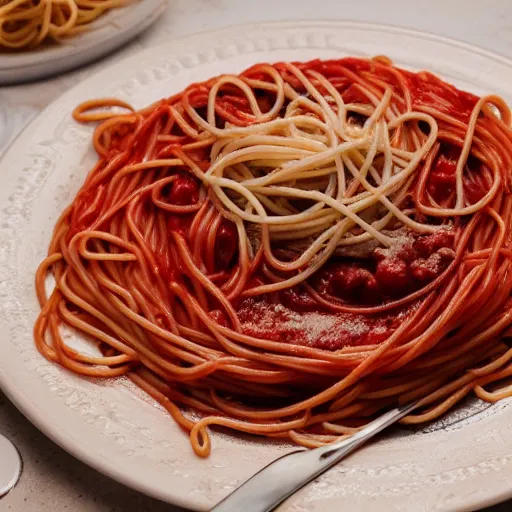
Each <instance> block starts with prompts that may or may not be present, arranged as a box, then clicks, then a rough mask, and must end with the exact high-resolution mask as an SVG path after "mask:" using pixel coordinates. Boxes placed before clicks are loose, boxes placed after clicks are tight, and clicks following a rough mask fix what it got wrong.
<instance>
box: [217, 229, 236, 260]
mask: <svg viewBox="0 0 512 512" xmlns="http://www.w3.org/2000/svg"><path fill="white" fill-rule="evenodd" d="M237 251H238V232H237V230H236V225H235V224H234V223H233V222H231V221H228V220H223V221H222V223H221V225H220V226H219V230H218V231H217V237H216V239H215V264H216V268H217V270H225V269H228V268H229V267H230V265H231V263H232V261H233V258H234V256H235V254H236V252H237Z"/></svg>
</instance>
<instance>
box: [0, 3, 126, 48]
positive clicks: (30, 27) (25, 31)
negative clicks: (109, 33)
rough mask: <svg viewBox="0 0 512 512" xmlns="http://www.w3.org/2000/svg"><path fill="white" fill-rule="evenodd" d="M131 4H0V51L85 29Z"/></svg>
mask: <svg viewBox="0 0 512 512" xmlns="http://www.w3.org/2000/svg"><path fill="white" fill-rule="evenodd" d="M129 1H130V0H0V48H2V47H3V48H9V49H11V50H23V49H26V48H34V47H36V46H39V45H40V44H41V43H43V42H44V41H46V40H50V39H51V40H54V41H60V40H62V39H63V38H66V37H71V36H74V35H75V34H77V33H79V32H82V31H83V30H86V29H87V28H88V25H89V24H90V23H92V22H93V21H95V20H96V19H97V18H98V17H100V16H101V15H102V14H103V13H105V12H106V11H109V10H110V9H114V8H117V7H122V6H124V5H126V4H127V3H128V2H129Z"/></svg>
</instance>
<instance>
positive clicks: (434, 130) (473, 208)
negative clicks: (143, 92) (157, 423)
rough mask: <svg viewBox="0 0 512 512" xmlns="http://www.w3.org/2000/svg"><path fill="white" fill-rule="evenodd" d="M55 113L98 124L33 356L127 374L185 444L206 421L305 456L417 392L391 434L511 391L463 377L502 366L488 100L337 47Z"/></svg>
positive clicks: (496, 109) (503, 327)
mask: <svg viewBox="0 0 512 512" xmlns="http://www.w3.org/2000/svg"><path fill="white" fill-rule="evenodd" d="M105 107H111V108H107V109H105ZM114 107H116V108H121V109H125V110H126V112H125V113H115V112H114V111H113V110H112V108H114ZM74 117H75V119H76V120H77V121H80V122H95V121H101V124H100V125H99V126H98V127H97V129H96V131H95V133H94V138H93V142H94V147H95V149H96V151H97V153H98V155H99V160H98V162H97V164H96V165H95V167H94V168H93V169H92V171H91V172H90V173H89V175H88V176H87V179H86V180H85V183H84V185H83V186H82V188H81V189H80V191H79V192H78V194H77V196H76V198H75V199H74V201H73V203H72V204H71V205H70V206H69V207H68V208H67V209H66V210H65V211H64V212H63V214H62V215H61V217H60V219H59V220H58V222H57V225H56V227H55V231H54V234H53V238H52V241H51V244H50V249H49V253H48V257H47V258H46V259H45V260H44V261H43V262H42V264H41V266H40V267H39V270H38V272H37V276H36V287H37V294H38V298H39V301H40V304H41V313H40V315H39V318H38V320H37V322H36V325H35V330H34V333H35V340H36V343H37V346H38V348H39V350H40V351H41V353H42V354H43V355H44V356H45V357H47V358H48V359H50V360H52V361H55V362H57V363H59V364H61V365H62V366H64V367H65V368H68V369H69V370H71V371H74V372H76V373H79V374H82V375H86V376H92V377H115V376H120V375H127V376H128V377H129V378H131V379H132V380H133V381H134V382H135V383H136V384H137V385H139V386H140V387H141V388H142V389H143V390H144V391H146V392H147V393H148V394H149V395H151V396H152V397H153V398H154V399H156V400H157V401H158V402H159V403H160V404H161V405H162V406H163V407H164V408H165V409H166V410H167V411H168V412H169V414H170V415H171V416H172V417H173V418H174V420H175V421H176V422H177V423H178V424H179V425H180V426H181V427H182V428H183V429H184V430H186V431H187V432H189V433H190V438H191V442H192V446H193V448H194V450H195V452H196V453H197V454H198V455H201V456H207V455H208V454H209V452H210V438H209V433H208V427H211V426H220V427H227V428H229V429H233V430H236V431H242V432H247V433H251V434H257V435H264V436H272V437H279V438H285V439H288V440H292V441H293V442H295V443H297V444H300V445H303V446H308V447H314V446H319V445H322V444H326V443H330V442H333V441H335V440H337V439H339V438H340V437H343V436H349V435H351V434H352V433H353V432H354V431H356V430H357V429H358V428H360V427H361V426H362V425H364V424H365V423H366V422H367V421H369V420H370V419H371V418H372V416H374V415H375V414H377V413H379V412H380V411H382V410H384V409H386V408H388V407H391V406H393V405H394V404H396V403H397V402H407V401H409V400H413V399H421V400H422V406H423V408H422V409H421V410H420V412H419V413H418V414H415V415H411V416H408V417H407V418H405V419H404V420H403V421H404V422H405V423H409V424H414V423H421V422H427V421H430V420H433V419H435V418H436V417H438V416H440V415H442V414H443V413H444V412H446V411H447V410H448V409H449V408H451V407H452V406H453V405H454V404H455V403H456V402H458V401H459V400H461V399H462V398H463V397H464V396H466V395H467V394H468V393H470V392H471V391H474V392H475V393H476V395H477V396H479V397H480V398H482V399H484V400H487V401H495V400H498V399H500V398H503V397H504V396H509V395H512V387H504V388H503V389H502V390H501V391H499V392H494V391H492V390H489V389H488V388H486V386H487V385H489V384H491V383H494V382H497V381H500V380H502V379H505V378H506V377H508V376H510V375H511V374H512V365H511V362H510V361H511V358H512V350H510V349H509V348H508V347H507V345H506V344H505V343H504V341H503V340H504V339H505V338H506V336H507V329H508V328H509V326H510V325H511V323H512V320H511V302H510V292H511V289H512V273H511V270H512V249H511V238H510V237H511V235H510V223H511V215H512V196H511V191H510V185H511V176H512V174H511V170H512V167H511V164H512V162H511V157H512V131H511V129H510V122H511V115H510V111H509V109H508V107H507V105H506V104H505V103H504V101H503V100H502V99H500V98H498V97H496V96H487V97H484V98H477V97H475V96H473V95H471V94H468V93H465V92H462V91H459V90H457V89H456V88H455V87H453V86H451V85H449V84H447V83H445V82H443V81H442V80H440V79H439V78H437V77H436V76H434V75H432V74H429V73H427V72H420V73H412V72H408V71H405V70H402V69H399V68H396V67H394V66H393V65H392V63H391V62H390V61H389V60H388V59H387V58H385V57H377V58H374V59H368V60H367V59H355V58H346V59H341V60H330V61H320V60H315V61H311V62H307V63H293V64H292V63H278V64H275V65H269V64H259V65H256V66H253V67H252V68H250V69H248V70H246V71H244V72H243V73H241V74H240V75H238V76H232V75H224V76H221V77H218V78H214V79H211V80H208V81H206V82H204V83H198V84H193V85H191V86H190V87H188V88H187V89H186V90H185V91H183V92H181V93H179V94H176V95H175V96H172V97H170V98H168V99H165V100H162V101H159V102H157V103H155V104H153V105H151V106H149V107H147V108H145V109H143V110H140V111H136V110H134V109H133V108H132V107H131V106H130V105H128V104H126V103H124V102H122V101H120V100H114V99H105V100H98V101H96V100H95V101H90V102H87V103H84V104H82V105H80V106H79V107H78V108H77V109H76V110H75V112H74ZM48 274H51V275H52V276H53V277H54V279H55V282H56V286H55V288H54V289H53V291H52V292H51V294H50V295H49V296H47V294H46V292H45V285H46V281H47V276H48ZM62 325H67V326H68V327H71V328H72V329H74V330H76V331H78V332H79V333H81V334H82V335H85V336H87V337H89V338H90V339H91V340H94V342H95V345H96V346H97V347H98V348H99V351H98V352H97V353H92V352H83V351H78V350H77V349H76V348H73V347H72V346H71V345H70V344H68V343H67V342H66V339H65V338H64V337H63V335H62V333H61V329H60V327H61V326H62ZM190 411H195V412H196V413H199V414H200V418H199V419H197V416H193V415H192V416H191V415H190V414H189V413H190Z"/></svg>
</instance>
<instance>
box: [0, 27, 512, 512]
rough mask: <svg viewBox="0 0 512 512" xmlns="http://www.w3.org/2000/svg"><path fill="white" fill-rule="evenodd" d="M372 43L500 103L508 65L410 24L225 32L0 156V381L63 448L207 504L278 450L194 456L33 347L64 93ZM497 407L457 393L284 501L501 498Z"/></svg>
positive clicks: (60, 168) (65, 156)
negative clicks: (439, 415)
mask: <svg viewBox="0 0 512 512" xmlns="http://www.w3.org/2000/svg"><path fill="white" fill-rule="evenodd" d="M374 54H387V55H389V56H390V57H392V58H393V59H394V60H395V62H396V63H397V64H399V65H402V66H406V67H410V68H418V69H419V68H428V69H430V70H432V71H434V72H436V73H438V74H440V75H442V76H443V77H444V78H446V79H447V80H449V81H450V82H453V83H455V84H457V85H458V86H459V87H462V88H464V89H469V90H472V91H474V92H476V93H480V94H482V93H484V92H490V91H493V92H496V93H498V94H500V95H502V96H504V97H505V98H506V99H507V100H508V101H510V100H511V99H512V71H511V70H512V63H510V62H509V61H507V60H505V59H503V58H501V57H497V56H495V55H492V54H490V53H487V52H483V51H481V50H478V49H476V48H472V47H469V46H466V45H462V44H459V43H455V42H453V41H450V40H446V39H441V38H438V37H434V36H430V35H425V34H419V33H417V32H412V31H405V30H397V29H393V28H388V27H379V26H371V25H360V24H352V23H341V22H332V23H331V22H327V23H316V22H310V23H280V24H269V25H258V26H244V27H236V28H230V29H226V30H222V31H218V32H210V33H203V34H201V35H197V36H193V37H190V38H187V39H182V40H178V41H172V42H168V43H166V44H165V45H163V46H160V47H157V48H151V49H149V50H147V51H145V52H143V53H141V54H139V55H136V56H134V57H132V58H129V59H128V60H126V61H123V62H119V63H117V64H115V65H114V66H112V67H111V68H110V69H107V70H105V71H103V72H101V73H99V74H98V75H96V76H93V77H91V78H89V79H87V80H86V81H84V82H83V83H81V84H79V85H78V86H76V87H75V88H74V89H72V90H71V91H69V92H68V93H66V94H65V95H64V96H62V97H61V98H60V99H59V100H57V101H56V102H55V103H53V104H52V105H51V106H49V107H48V108H47V109H46V110H45V111H44V112H43V113H42V114H41V115H40V116H39V117H38V118H37V119H36V120H35V121H34V122H32V124H31V125H30V126H29V127H28V128H27V129H26V130H25V131H24V133H23V134H22V135H21V136H20V137H19V138H18V139H17V140H16V141H15V142H14V144H13V145H12V146H11V148H10V149H9V150H8V151H7V153H6V154H5V156H4V158H3V160H2V161H1V163H0V169H1V172H0V205H1V213H0V326H1V328H2V343H1V344H0V385H1V386H2V388H3V389H4V390H5V391H6V393H7V394H8V395H9V397H10V398H11V399H12V400H13V401H14V402H15V403H16V404H17V405H18V407H19V408H20V409H21V410H22V411H23V412H24V413H25V414H26V415H27V416H28V417H29V418H30V419H31V420H32V421H33V422H34V423H35V424H36V425H37V426H38V427H39V428H40V429H41V430H42V431H43V432H45V433H46V434H47V435H48V436H50V437H51V438H52V439H54V440H55V441H56V442H57V443H59V444H60V445H61V446H63V447H64V448H65V449H67V450H68V451H70V452H71V453H73V454H74V455H75V456H77V457H78V458H80V459H82V460H83V461H85V462H86V463H88V464H90V465H91V466H93V467H95V468H97V469H98V470H100V471H102V472H104V473H106V474H107V475H110V476H112V477H113V478H116V479H117V480H120V481H122V482H123V483H125V484H127V485H130V486H132V487H134V488H136V489H139V490H140V491H143V492H145V493H148V494H151V495H153V496H156V497H158V498H161V499H163V500H167V501H169V502H172V503H176V504H179V505H182V506H186V507H190V508H192V509H197V510H207V509H208V508H209V507H211V506H212V505H213V504H214V503H215V502H216V501H217V500H219V499H220V498H222V497H223V496H225V495H226V494H227V493H228V492H229V491H231V490H232V489H233V488H234V487H235V486H236V485H237V484H239V483H240V482H242V481H243V480H244V479H246V478H247V477H249V476H250V475H251V474H253V473H254V472H255V471H257V470H259V469H260V468H261V467H262V466H263V465H264V464H266V463H268V462H270V461H271V460H272V459H274V458H276V457H277V456H279V455H282V454H283V453H285V452H286V451H288V450H290V448H291V447H290V446H289V445H286V444H281V443H277V442H269V441H266V440H261V439H255V438H250V437H242V436H235V435H229V434H227V433H226V434H220V433H215V434H213V453H212V455H211V457H210V458H209V459H206V460H203V459H199V458H197V457H195V456H194V454H193V453H192V450H191V448H190V445H189V441H188V437H187V436H186V435H185V434H184V433H183V432H181V431H180V430H179V429H178V428H177V427H176V425H175V424H174V423H173V421H172V420H171V419H170V418H169V417H168V416H167V414H166V413H164V412H163V411H162V409H161V408H160V407H158V406H157V405H156V404H155V403H154V402H153V401H152V400H150V399H148V398H147V397H145V396H144V395H143V394H141V393H140V392H139V391H137V390H135V389H133V387H132V386H130V385H129V383H127V382H126V381H125V380H117V381H112V382H98V381H92V380H84V379H81V378H78V377H76V376H75V375H71V374H70V373H68V372H66V371H64V370H63V369H61V368H59V367H57V366H55V365H53V364H49V363H48V362H47V361H46V360H44V359H43V358H42V357H41V356H40V355H39V354H38V352H37V351H36V349H35V348H34V345H33V341H32V325H33V322H34V320H35V318H36V314H37V310H38V306H37V303H36V298H35V294H34V286H33V275H34V272H35V269H36V267H37V265H38V263H39V262H40V260H41V259H42V258H43V256H44V255H45V252H46V247H47V244H48V241H49V239H50V235H51V232H52V229H53V225H54V222H55V220H56V219H57V216H58V215H59V213H60V212H61V210H62V209H63V208H64V206H65V205H67V204H68V202H69V201H70V200H71V199H72V198H73V196H74V194H75V192H76V191H77V189H78V187H79V186H80V184H81V183H82V181H83V180H84V178H85V175H86V173H87V172H88V170H89V168H90V166H91V164H92V162H93V161H94V160H95V155H94V153H93V151H92V149H91V144H90V136H91V132H92V127H89V126H87V127H84V126H79V125H77V124H75V123H74V122H73V121H72V120H71V116H70V112H71V111H72V109H73V107H74V106H75V105H77V104H78V103H79V102H81V101H83V100H85V99H88V98H91V97H98V96H119V97H121V98H123V99H125V100H127V101H129V102H131V103H133V104H134V105H135V106H136V107H142V106H144V105H147V104H148V103H151V102H152V101H155V100H156V99H158V98H161V97H164V96H168V95H171V94H173V93H175V92H177V91H179V90H181V89H183V88H184V87H185V86H186V85H188V84H189V83H191V82H193V81H197V80H203V79H206V78H209V77H211V76H214V75H217V74H219V73H222V72H238V71H241V70H242V69H244V68H246V67H248V66H249V65H251V64H254V63H256V62H260V61H278V60H283V59H286V60H307V59H311V58H315V57H322V58H327V57H341V56H344V55H356V56H358V55H374ZM511 431H512V407H509V403H508V402H506V401H505V402H501V403H499V404H496V405H494V406H492V407H491V406H489V405H488V404H482V403H480V402H478V401H476V400H474V401H470V402H469V403H467V404H466V405H465V406H464V407H463V408H462V409H459V410H458V411H455V412H453V413H451V414H450V415H449V416H447V417H446V418H444V419H443V420H442V421H440V422H438V423H436V424H435V425H432V426H429V427H427V428H424V429H422V430H420V431H401V432H396V431H395V432H394V433H393V434H391V435H388V436H387V437H386V438H385V439H383V440H382V441H380V442H378V443H375V444H373V445H371V446H368V447H366V448H364V449H362V450H361V451H359V452H358V453H356V454H355V455H353V456H351V457H350V458H349V459H347V460H346V461H345V462H343V463H342V464H340V465H339V466H338V467H336V468H335V469H333V470H331V471H330V472H329V473H327V474H325V475H324V476H322V477H321V478H319V479H318V480H317V481H316V482H315V483H313V484H311V485H309V486H308V487H306V488H305V489H303V490H302V491H301V492H299V493H297V494H296V495H295V496H294V497H292V498H291V499H290V500H288V502H286V504H285V505H283V507H282V509H280V510H283V511H288V512H290V511H293V512H306V511H308V512H319V511H337V510H351V511H363V510H379V511H384V512H385V511H411V510H414V511H418V512H421V511H427V510H428V511H431V510H438V511H452V510H475V509H477V508H479V507H481V506H484V505H487V504H491V503H493V502H497V501H500V500H504V499H506V498H508V497H510V496H512V435H511Z"/></svg>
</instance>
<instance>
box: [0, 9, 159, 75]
mask: <svg viewBox="0 0 512 512" xmlns="http://www.w3.org/2000/svg"><path fill="white" fill-rule="evenodd" d="M165 6H166V0H144V1H142V0H94V1H88V0H65V1H60V0H0V85H1V84H9V83H16V82H23V81H27V80H35V79H39V78H43V77H45V76H48V75H52V74H57V73H61V72H63V71H68V70H70V69H73V68H76V67H78V66H81V65H83V64H87V63H88V62H91V61H92V60H94V59H96V58H99V57H101V56H103V55H105V54H107V53H109V52H111V51H113V50H114V49H116V48H118V47H119V46H121V45H123V44H124V43H126V42H128V41H129V40H130V39H132V38H134V37H136V36H137V35H139V34H140V33H141V32H142V31H144V30H145V29H146V28H147V27H149V26H150V25H151V23H153V22H154V21H156V20H157V19H158V16H159V15H160V14H161V13H162V12H163V10H164V9H165Z"/></svg>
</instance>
